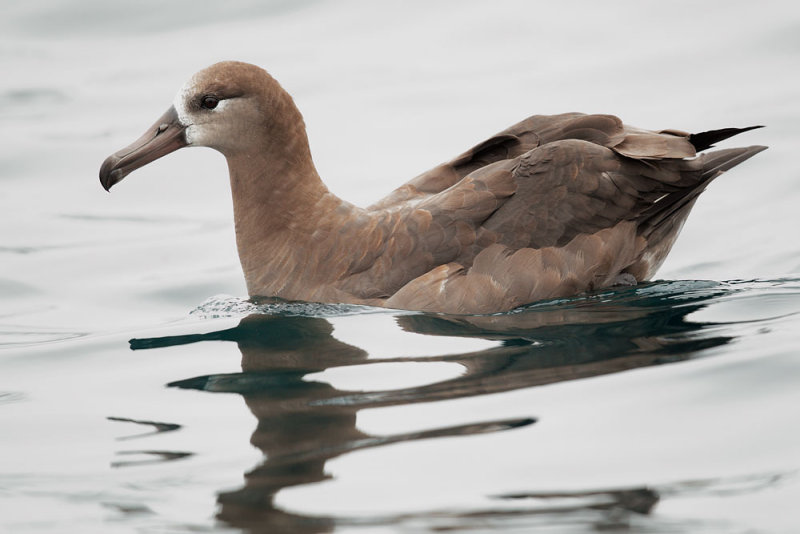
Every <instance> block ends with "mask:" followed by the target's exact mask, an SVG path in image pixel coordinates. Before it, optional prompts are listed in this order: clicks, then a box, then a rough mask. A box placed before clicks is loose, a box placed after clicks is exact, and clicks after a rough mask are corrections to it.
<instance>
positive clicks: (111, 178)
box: [100, 155, 119, 191]
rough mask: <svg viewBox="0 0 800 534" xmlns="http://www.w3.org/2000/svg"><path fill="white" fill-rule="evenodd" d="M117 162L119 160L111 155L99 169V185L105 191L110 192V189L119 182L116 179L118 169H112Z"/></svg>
mask: <svg viewBox="0 0 800 534" xmlns="http://www.w3.org/2000/svg"><path fill="white" fill-rule="evenodd" d="M118 162H119V158H118V157H116V155H112V156H109V157H107V158H106V160H105V161H104V162H103V165H102V166H101V167H100V185H102V186H103V189H105V190H106V191H111V187H112V186H113V185H114V184H116V183H117V182H119V179H117V177H116V174H117V173H118V169H115V168H114V167H115V166H116V164H117V163H118Z"/></svg>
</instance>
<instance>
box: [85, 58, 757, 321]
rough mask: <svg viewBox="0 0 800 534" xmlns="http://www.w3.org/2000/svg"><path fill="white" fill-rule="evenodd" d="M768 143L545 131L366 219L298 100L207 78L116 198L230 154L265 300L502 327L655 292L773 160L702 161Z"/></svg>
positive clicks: (513, 133)
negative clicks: (714, 202) (341, 187)
mask: <svg viewBox="0 0 800 534" xmlns="http://www.w3.org/2000/svg"><path fill="white" fill-rule="evenodd" d="M758 127H759V126H752V127H749V128H725V129H721V130H711V131H706V132H701V133H694V134H690V133H687V132H683V131H680V130H673V129H668V130H660V131H651V130H644V129H640V128H636V127H632V126H628V125H625V124H623V123H622V121H620V119H618V118H617V117H615V116H613V115H590V114H583V113H565V114H561V115H550V116H545V115H534V116H532V117H529V118H527V119H525V120H523V121H521V122H519V123H517V124H515V125H513V126H511V127H510V128H508V129H506V130H504V131H502V132H500V133H498V134H497V135H494V136H492V137H490V138H489V139H487V140H485V141H483V142H481V143H479V144H477V145H476V146H474V147H472V148H470V149H469V150H467V151H466V152H464V153H463V154H461V155H460V156H458V157H456V158H455V159H452V160H451V161H448V162H446V163H443V164H441V165H439V166H437V167H434V168H433V169H431V170H429V171H427V172H425V173H423V174H420V175H419V176H417V177H416V178H413V179H412V180H411V181H409V182H408V183H406V184H404V185H402V186H401V187H399V188H398V189H396V190H394V191H393V192H391V193H390V194H389V195H388V196H386V197H385V198H383V199H382V200H379V201H378V202H376V203H375V204H372V205H371V206H369V207H367V208H361V207H358V206H355V205H353V204H350V203H348V202H346V201H345V200H342V199H341V198H338V197H337V196H336V195H334V194H333V193H331V192H330V191H329V190H328V189H327V187H326V186H325V185H324V184H323V182H322V180H321V179H320V177H319V174H318V173H317V171H316V169H315V167H314V163H313V161H312V158H311V151H310V148H309V143H308V137H307V135H306V129H305V124H304V122H303V117H302V115H301V114H300V111H299V110H298V109H297V107H296V106H295V104H294V101H293V100H292V98H291V96H289V94H288V93H287V92H286V91H285V90H284V89H283V88H282V87H281V86H280V85H279V84H278V82H277V81H276V80H275V79H274V78H273V77H272V76H270V75H269V74H268V73H267V72H266V71H265V70H263V69H261V68H259V67H257V66H255V65H251V64H247V63H241V62H236V61H226V62H222V63H217V64H214V65H212V66H210V67H208V68H206V69H204V70H201V71H200V72H198V73H196V74H195V75H194V76H192V78H191V79H190V80H189V81H188V82H187V83H186V84H185V85H184V86H183V88H182V89H181V90H180V91H179V92H178V94H177V96H176V97H175V99H174V101H173V104H172V106H170V108H169V109H168V110H167V112H166V113H164V115H163V116H162V117H161V118H159V119H158V120H157V121H156V122H155V124H154V125H153V126H152V127H150V129H148V130H147V131H146V132H145V133H144V135H142V137H140V138H139V139H138V140H137V141H135V142H134V143H132V144H131V145H129V146H128V147H126V148H123V149H122V150H120V151H118V152H116V153H114V154H112V155H111V156H109V157H108V158H107V159H106V160H105V162H104V163H103V165H102V167H101V169H100V182H101V184H102V186H103V187H104V188H105V189H106V190H109V189H110V188H111V187H112V186H113V185H114V184H116V183H118V182H119V181H120V180H122V179H123V178H124V177H125V176H127V175H128V174H129V173H130V172H131V171H133V170H135V169H137V168H139V167H142V166H143V165H146V164H147V163H150V162H152V161H153V160H155V159H157V158H160V157H162V156H164V155H166V154H169V153H170V152H173V151H175V150H177V149H179V148H182V147H186V146H204V147H210V148H213V149H216V150H217V151H219V152H221V153H222V154H223V155H224V156H225V158H226V160H227V163H228V170H229V174H230V185H231V190H232V197H233V213H234V220H235V228H236V244H237V248H238V252H239V258H240V260H241V265H242V270H243V272H244V277H245V280H246V283H247V289H248V293H249V294H250V295H251V296H253V297H256V296H262V297H279V298H282V299H286V300H300V301H313V302H327V303H349V304H364V305H371V306H383V307H388V308H397V309H408V310H420V311H429V312H443V313H452V314H486V313H495V312H503V311H507V310H511V309H513V308H516V307H518V306H521V305H524V304H529V303H532V302H534V301H538V300H543V299H550V298H558V297H566V296H572V295H575V294H579V293H581V292H586V291H591V290H596V289H602V288H606V287H610V286H615V285H632V284H636V283H638V282H641V281H645V280H649V279H651V278H652V277H653V276H654V274H655V273H656V271H657V269H658V268H659V266H660V265H661V264H662V263H663V261H664V259H665V258H666V256H667V254H668V253H669V251H670V249H671V248H672V245H673V243H674V242H675V239H676V238H677V236H678V233H679V232H680V230H681V227H682V226H683V223H684V221H685V220H686V217H687V216H688V215H689V212H690V210H691V209H692V207H693V206H694V204H695V201H696V200H697V198H698V196H699V195H700V193H702V192H703V191H704V190H705V188H706V186H708V184H709V183H710V182H711V181H712V180H714V179H715V178H716V177H717V176H719V175H720V174H722V173H723V172H725V171H727V170H728V169H730V168H732V167H735V166H736V165H738V164H740V163H742V162H743V161H745V160H747V159H748V158H750V157H752V156H753V155H755V154H757V153H758V152H761V151H762V150H764V149H765V148H766V147H764V146H749V147H743V148H731V149H725V150H714V151H710V152H703V151H705V150H707V149H709V148H711V147H712V145H713V144H714V143H717V142H719V141H722V140H724V139H727V138H729V137H731V136H733V135H736V134H739V133H741V132H744V131H747V130H751V129H753V128H758ZM700 152H703V153H702V154H699V153H700ZM353 157H357V154H354V155H353ZM380 170H381V169H376V173H379V172H380Z"/></svg>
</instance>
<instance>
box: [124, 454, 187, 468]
mask: <svg viewBox="0 0 800 534" xmlns="http://www.w3.org/2000/svg"><path fill="white" fill-rule="evenodd" d="M117 455H118V456H140V458H139V459H133V460H118V461H114V462H111V467H141V466H143V465H153V464H163V463H165V462H174V461H175V460H185V459H187V458H190V457H191V456H194V453H193V452H186V451H152V450H143V451H117Z"/></svg>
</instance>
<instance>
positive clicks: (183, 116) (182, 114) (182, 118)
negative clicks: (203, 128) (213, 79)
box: [172, 77, 196, 146]
mask: <svg viewBox="0 0 800 534" xmlns="http://www.w3.org/2000/svg"><path fill="white" fill-rule="evenodd" d="M194 87H195V84H194V77H192V78H191V79H190V80H189V81H188V82H186V83H185V84H183V87H181V88H180V90H179V91H178V94H176V95H175V99H174V100H173V101H172V106H173V107H174V108H175V111H176V112H177V113H178V121H179V122H180V123H181V124H182V125H183V126H185V127H186V130H185V132H186V133H185V136H186V144H187V145H188V146H192V145H193V144H194V141H195V138H196V135H195V132H194V129H195V128H194V124H193V123H192V121H191V119H190V117H189V113H188V112H187V111H186V101H187V100H188V98H189V96H190V95H192V94H193V91H192V89H194Z"/></svg>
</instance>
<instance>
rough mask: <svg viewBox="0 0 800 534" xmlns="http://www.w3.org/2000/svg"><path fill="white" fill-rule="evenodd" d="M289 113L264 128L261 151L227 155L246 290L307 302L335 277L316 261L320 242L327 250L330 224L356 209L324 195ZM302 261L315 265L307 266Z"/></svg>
mask: <svg viewBox="0 0 800 534" xmlns="http://www.w3.org/2000/svg"><path fill="white" fill-rule="evenodd" d="M292 107H293V106H292ZM296 113H297V117H290V118H289V119H290V120H289V121H287V122H286V124H283V125H275V126H274V127H272V128H269V129H265V131H264V135H263V137H262V140H261V141H262V148H260V149H252V150H248V151H242V152H238V153H235V154H226V158H227V160H228V168H229V171H230V180H231V190H232V193H233V206H234V220H235V224H236V243H237V246H238V249H239V259H240V260H241V263H242V269H243V271H244V275H245V280H246V282H247V288H248V292H249V293H250V295H262V296H279V297H282V298H286V299H292V300H314V299H315V295H314V294H313V291H314V290H315V288H319V287H320V286H325V285H327V284H330V283H331V282H332V281H333V280H332V278H333V279H334V280H335V277H336V276H338V275H340V274H341V273H340V270H341V269H340V268H339V267H337V266H334V265H325V264H324V263H323V264H320V263H319V262H320V258H317V257H316V256H319V255H320V252H319V251H320V245H321V244H322V245H324V247H323V248H325V247H330V246H332V243H331V242H330V241H331V240H340V239H342V238H343V237H344V236H343V235H342V232H341V229H337V228H336V226H337V222H338V221H340V220H341V219H342V218H343V217H347V216H348V215H351V214H352V213H354V212H358V211H360V210H359V209H358V208H355V207H354V206H352V205H350V204H348V203H346V202H344V201H342V200H341V199H339V198H338V197H336V196H335V195H333V194H332V193H330V192H329V191H328V189H327V188H326V187H325V185H324V184H323V183H322V180H320V177H319V175H318V174H317V171H316V169H315V168H314V164H313V162H312V160H311V153H310V150H309V146H308V139H307V136H306V133H305V127H304V126H303V123H302V118H301V117H300V116H299V112H296ZM284 116H285V114H284ZM291 119H294V120H291ZM320 240H327V242H323V243H320ZM315 264H316V265H315ZM309 265H315V266H316V269H315V270H309V268H308V267H309Z"/></svg>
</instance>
